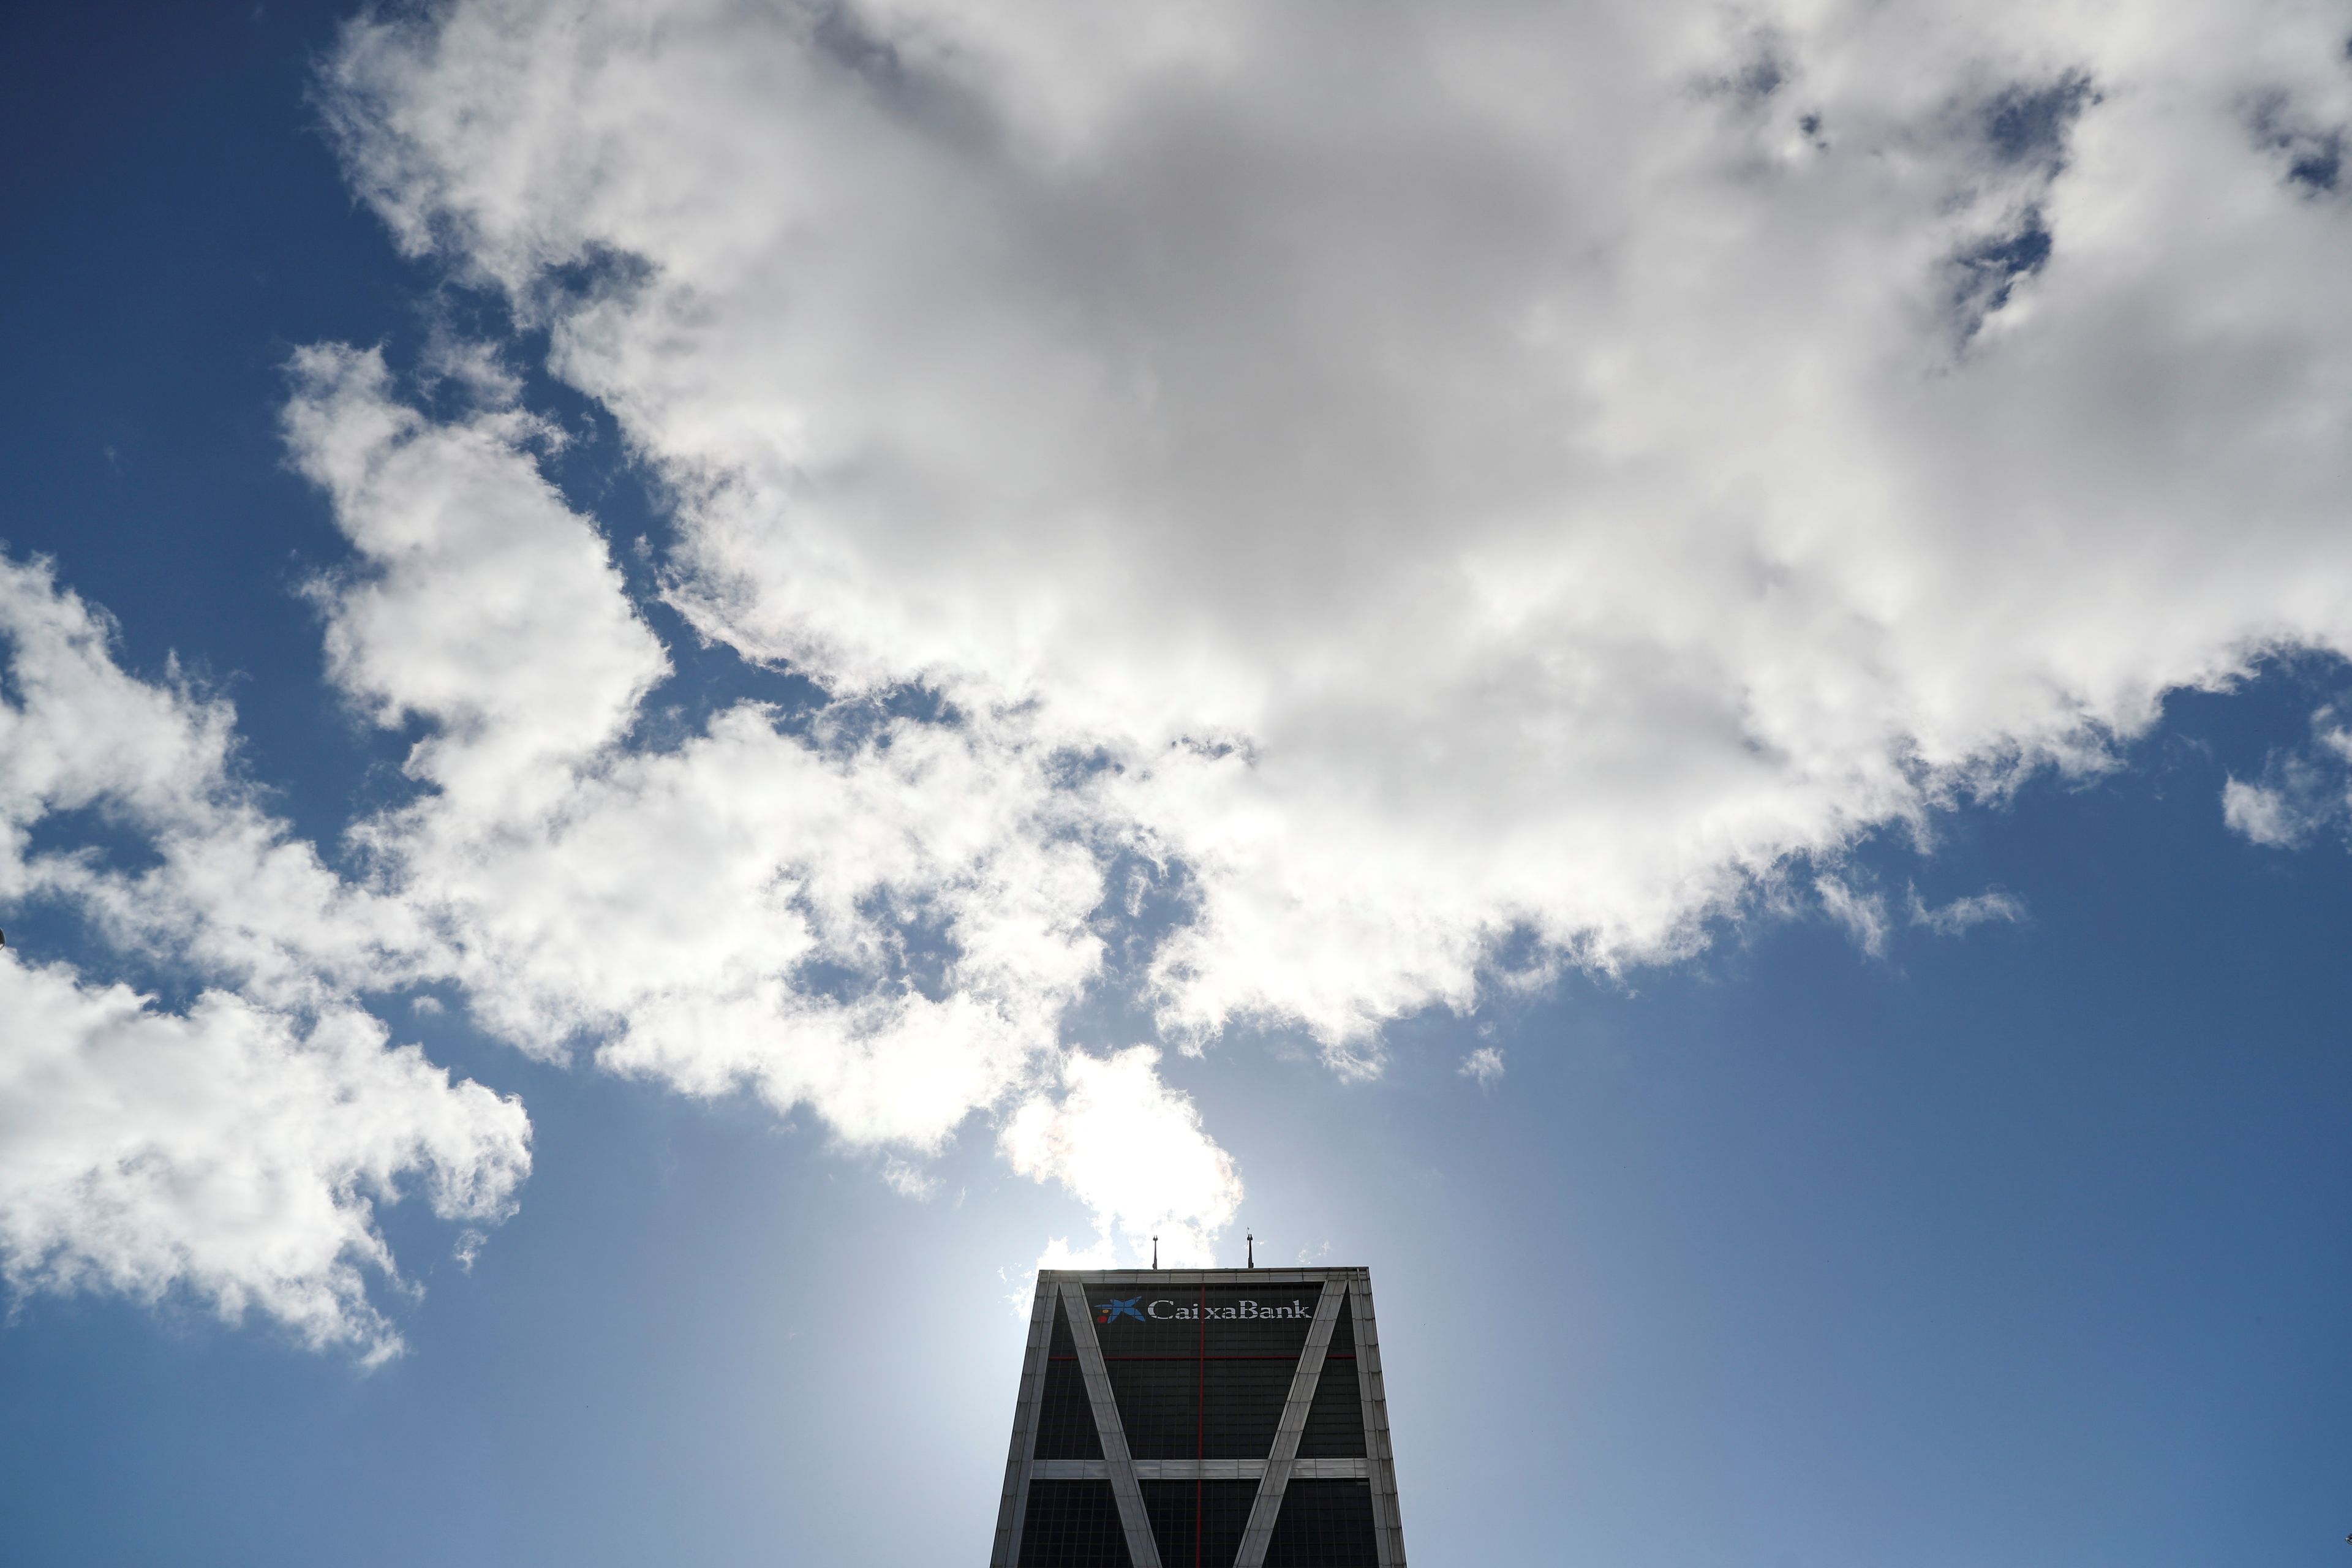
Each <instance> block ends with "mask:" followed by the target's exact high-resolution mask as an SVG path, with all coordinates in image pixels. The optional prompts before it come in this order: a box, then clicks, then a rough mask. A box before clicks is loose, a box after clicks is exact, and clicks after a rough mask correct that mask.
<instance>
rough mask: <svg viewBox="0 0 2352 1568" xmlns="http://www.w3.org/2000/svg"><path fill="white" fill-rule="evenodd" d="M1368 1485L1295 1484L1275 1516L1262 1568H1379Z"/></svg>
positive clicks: (1348, 1482) (1354, 1482)
mask: <svg viewBox="0 0 2352 1568" xmlns="http://www.w3.org/2000/svg"><path fill="white" fill-rule="evenodd" d="M1379 1563H1380V1547H1379V1544H1378V1542H1376V1541H1375V1540H1374V1538H1373V1532H1372V1484H1371V1483H1370V1481H1293V1482H1291V1483H1290V1485H1289V1486H1288V1487H1287V1488H1286V1489H1285V1490H1284V1491H1283V1494H1282V1511H1281V1512H1280V1513H1278V1514H1276V1515H1275V1519H1274V1539H1273V1540H1271V1541H1270V1542H1267V1543H1266V1550H1265V1568H1378V1564H1379Z"/></svg>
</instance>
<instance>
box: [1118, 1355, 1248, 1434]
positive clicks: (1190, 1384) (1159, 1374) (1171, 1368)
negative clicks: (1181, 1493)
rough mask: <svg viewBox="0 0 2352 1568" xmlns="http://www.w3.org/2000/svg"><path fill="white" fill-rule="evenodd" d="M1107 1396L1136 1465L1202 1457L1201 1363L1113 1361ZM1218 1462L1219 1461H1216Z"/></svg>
mask: <svg viewBox="0 0 2352 1568" xmlns="http://www.w3.org/2000/svg"><path fill="white" fill-rule="evenodd" d="M1104 1364H1105V1366H1106V1368H1107V1369H1108V1371H1109V1373H1110V1391H1111V1396H1112V1397H1113V1398H1114V1399H1116V1400H1118V1420H1119V1425H1120V1426H1122V1427H1124V1428H1125V1429H1126V1432H1127V1451H1128V1452H1129V1454H1131V1455H1133V1456H1134V1457H1135V1458H1139V1459H1190V1458H1196V1457H1197V1456H1198V1455H1199V1454H1200V1451H1201V1418H1202V1411H1201V1363H1199V1362H1197V1361H1193V1360H1191V1359H1189V1358H1187V1359H1185V1360H1181V1361H1114V1362H1107V1363H1104ZM1220 1457H1222V1456H1220Z"/></svg>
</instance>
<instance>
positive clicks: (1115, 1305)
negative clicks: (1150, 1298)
mask: <svg viewBox="0 0 2352 1568" xmlns="http://www.w3.org/2000/svg"><path fill="white" fill-rule="evenodd" d="M1140 1300H1143V1298H1142V1297H1140V1296H1129V1298H1128V1299H1127V1300H1124V1301H1113V1302H1110V1303H1108V1305H1106V1306H1104V1307H1103V1308H1102V1309H1100V1310H1101V1312H1102V1316H1101V1318H1099V1319H1098V1320H1097V1321H1100V1322H1105V1323H1108V1322H1109V1321H1111V1320H1113V1319H1114V1318H1133V1319H1134V1320H1135V1321H1137V1322H1139V1323H1141V1322H1148V1321H1150V1320H1149V1319H1147V1318H1146V1317H1145V1316H1144V1315H1143V1314H1142V1313H1141V1312H1140V1311H1139V1310H1136V1305H1135V1304H1136V1303H1137V1302H1138V1301H1140Z"/></svg>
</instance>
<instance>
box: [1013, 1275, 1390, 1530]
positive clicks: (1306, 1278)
mask: <svg viewBox="0 0 2352 1568" xmlns="http://www.w3.org/2000/svg"><path fill="white" fill-rule="evenodd" d="M1038 1289H1039V1297H1038V1303H1037V1315H1036V1317H1035V1318H1034V1320H1033V1321H1034V1328H1033V1335H1032V1339H1031V1341H1030V1344H1031V1351H1030V1354H1029V1360H1028V1363H1027V1365H1026V1367H1025V1368H1024V1383H1023V1392H1022V1404H1021V1407H1020V1410H1019V1412H1018V1414H1017V1415H1016V1425H1015V1436H1014V1442H1013V1456H1012V1459H1011V1462H1010V1463H1009V1465H1008V1468H1007V1479H1006V1485H1005V1503H1004V1509H1003V1514H1002V1516H1001V1518H1000V1520H999V1526H998V1532H997V1551H996V1556H995V1559H994V1561H995V1563H996V1564H997V1565H998V1568H1021V1565H1025V1564H1032V1563H1034V1564H1038V1565H1040V1568H1043V1565H1046V1564H1052V1565H1055V1568H1062V1565H1069V1568H1076V1565H1077V1564H1081V1563H1085V1564H1094V1563H1105V1564H1108V1563H1118V1564H1126V1565H1128V1568H1150V1562H1151V1559H1153V1558H1154V1557H1156V1560H1157V1564H1158V1568H1236V1565H1238V1568H1268V1565H1278V1564H1288V1565H1292V1568H1302V1565H1311V1568H1403V1563H1404V1555H1403V1539H1402V1531H1401V1530H1399V1529H1398V1528H1397V1527H1396V1524H1395V1521H1396V1504H1395V1485H1396V1483H1395V1472H1394V1468H1393V1466H1392V1464H1391V1463H1390V1462H1389V1461H1388V1459H1387V1458H1386V1456H1387V1453H1388V1447H1387V1413H1386V1408H1385V1400H1384V1398H1383V1397H1382V1391H1381V1382H1380V1378H1379V1373H1378V1360H1377V1356H1376V1354H1375V1353H1374V1352H1373V1351H1372V1350H1371V1348H1370V1347H1371V1346H1372V1344H1373V1336H1371V1335H1370V1331H1369V1327H1368V1325H1369V1324H1370V1321H1371V1319H1370V1316H1369V1309H1370V1299H1371V1298H1370V1280H1369V1279H1368V1278H1367V1277H1366V1276H1365V1275H1364V1273H1363V1271H1362V1270H1360V1269H1314V1270H1280V1271H1276V1270H1267V1271H1263V1272H1260V1271H1246V1270H1238V1269H1227V1270H1218V1271H1214V1272H1203V1273H1193V1272H1186V1273H1183V1274H1176V1273H1174V1272H1173V1271H1171V1273H1169V1274H1166V1275H1160V1274H1155V1273H1150V1272H1143V1271H1132V1272H1122V1273H1105V1274H1067V1273H1065V1274H1053V1273H1048V1274H1045V1275H1043V1276H1041V1277H1040V1279H1039V1285H1038ZM1359 1307H1361V1308H1362V1309H1363V1310H1364V1311H1365V1312H1366V1314H1367V1315H1366V1316H1365V1317H1364V1318H1363V1320H1362V1323H1363V1325H1364V1327H1363V1329H1362V1331H1361V1332H1360V1324H1359V1322H1358V1316H1357V1314H1358V1309H1359ZM1360 1340H1361V1342H1362V1343H1361V1345H1360ZM1310 1342H1314V1343H1316V1344H1318V1346H1319V1349H1320V1351H1321V1353H1320V1355H1319V1357H1307V1356H1306V1354H1305V1352H1307V1350H1308V1348H1309V1345H1310ZM1302 1367H1311V1369H1312V1370H1311V1371H1309V1372H1305V1373H1303V1372H1302ZM1090 1370H1091V1372H1092V1374H1093V1375H1092V1376H1091V1377H1090V1376H1089V1371H1090ZM1097 1394H1107V1396H1108V1408H1105V1407H1104V1406H1103V1405H1098V1403H1097ZM1024 1499H1025V1506H1024ZM1253 1520H1255V1525H1256V1528H1255V1531H1253V1530H1252V1529H1251V1525H1252V1522H1253Z"/></svg>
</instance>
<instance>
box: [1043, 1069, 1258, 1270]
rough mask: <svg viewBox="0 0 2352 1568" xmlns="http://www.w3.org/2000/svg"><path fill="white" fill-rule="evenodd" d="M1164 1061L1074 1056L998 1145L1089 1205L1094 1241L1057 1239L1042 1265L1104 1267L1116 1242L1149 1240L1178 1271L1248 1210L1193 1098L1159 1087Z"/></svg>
mask: <svg viewBox="0 0 2352 1568" xmlns="http://www.w3.org/2000/svg"><path fill="white" fill-rule="evenodd" d="M1159 1061H1160V1053H1159V1052H1158V1051H1155V1050H1153V1049H1152V1048H1151V1047H1149V1046H1135V1047H1129V1049H1127V1050H1123V1051H1118V1052H1115V1053H1113V1054H1112V1055H1110V1056H1108V1057H1094V1056H1088V1055H1087V1054H1086V1053H1085V1052H1082V1051H1081V1052H1073V1053H1072V1054H1071V1055H1070V1056H1069V1057H1068V1058H1066V1060H1065V1062H1064V1063H1063V1068H1062V1084H1061V1089H1062V1093H1061V1096H1060V1098H1059V1099H1058V1100H1056V1099H1055V1098H1052V1097H1051V1096H1050V1095H1047V1094H1038V1095H1034V1096H1032V1097H1031V1098H1030V1099H1028V1100H1024V1102H1023V1103H1022V1104H1021V1105H1020V1107H1019V1108H1018V1109H1017V1110H1014V1111H1013V1114H1012V1116H1011V1117H1010V1118H1009V1119H1007V1121H1005V1123H1004V1127H1003V1132H1002V1134H1001V1136H1000V1138H999V1140H998V1142H999V1146H1000V1147H1001V1148H1002V1149H1003V1152H1004V1155H1005V1158H1006V1159H1008V1160H1009V1161H1011V1162H1012V1164H1013V1169H1014V1170H1016V1171H1018V1172H1020V1173H1022V1174H1024V1175H1027V1176H1034V1177H1035V1178H1036V1179H1037V1180H1039V1181H1048V1180H1051V1181H1057V1182H1059V1183H1061V1184H1063V1185H1065V1186H1066V1187H1068V1188H1069V1189H1070V1190H1071V1191H1072V1192H1074V1193H1076V1194H1079V1195H1080V1196H1081V1197H1082V1198H1084V1199H1085V1201H1086V1202H1087V1204H1088V1205H1089V1206H1091V1207H1092V1208H1093V1210H1094V1216H1095V1232H1096V1241H1095V1243H1094V1245H1093V1247H1090V1248H1087V1249H1082V1250H1081V1249H1073V1248H1071V1247H1070V1246H1069V1244H1068V1243H1067V1242H1066V1241H1057V1242H1055V1243H1054V1244H1053V1245H1052V1246H1050V1247H1048V1248H1047V1250H1046V1254H1045V1257H1044V1258H1041V1259H1040V1260H1039V1262H1038V1265H1037V1266H1038V1267H1039V1268H1087V1267H1103V1266H1106V1265H1107V1264H1108V1262H1109V1261H1110V1260H1111V1259H1112V1258H1115V1257H1116V1256H1117V1247H1116V1244H1117V1242H1118V1240H1120V1239H1122V1238H1123V1239H1124V1240H1125V1241H1126V1243H1127V1246H1128V1250H1129V1254H1130V1256H1137V1257H1139V1256H1141V1255H1143V1253H1144V1251H1145V1249H1146V1248H1147V1247H1149V1246H1150V1240H1151V1238H1152V1237H1158V1238H1159V1241H1160V1261H1161V1262H1162V1263H1165V1264H1167V1265H1169V1266H1170V1267H1171V1268H1184V1267H1197V1266H1206V1265H1210V1264H1213V1262H1214V1261H1215V1253H1214V1252H1213V1250H1212V1242H1213V1239H1214V1237H1215V1234H1216V1232H1217V1231H1218V1230H1220V1229H1221V1228H1223V1226H1226V1225H1227V1224H1229V1223H1231V1221H1232V1220H1233V1217H1234V1213H1235V1211H1237V1210H1238V1209H1239V1208H1240V1206H1241V1199H1242V1184H1241V1177H1240V1176H1239V1174H1238V1173H1236V1172H1235V1171H1234V1163H1233V1161H1232V1159H1231V1158H1230V1157H1228V1156H1227V1155H1226V1153H1225V1152H1224V1151H1223V1150H1222V1149H1220V1148H1218V1147H1217V1145H1216V1143H1215V1142H1213V1140H1212V1139H1211V1138H1210V1137H1209V1135H1208V1134H1207V1132H1206V1131H1203V1130H1202V1125H1201V1113H1200V1111H1199V1110H1197V1109H1196V1108H1195V1107H1194V1106H1193V1104H1192V1100H1190V1099H1189V1098H1187V1097H1186V1096H1184V1095H1182V1094H1181V1093H1178V1092H1177V1091H1175V1090H1173V1089H1169V1088H1168V1087H1167V1086H1166V1085H1165V1084H1163V1083H1162V1082H1160V1076H1159V1073H1158V1070H1157V1068H1158V1064H1159Z"/></svg>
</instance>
